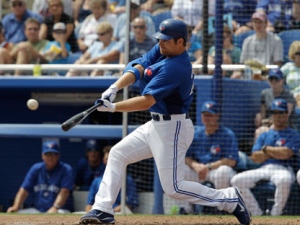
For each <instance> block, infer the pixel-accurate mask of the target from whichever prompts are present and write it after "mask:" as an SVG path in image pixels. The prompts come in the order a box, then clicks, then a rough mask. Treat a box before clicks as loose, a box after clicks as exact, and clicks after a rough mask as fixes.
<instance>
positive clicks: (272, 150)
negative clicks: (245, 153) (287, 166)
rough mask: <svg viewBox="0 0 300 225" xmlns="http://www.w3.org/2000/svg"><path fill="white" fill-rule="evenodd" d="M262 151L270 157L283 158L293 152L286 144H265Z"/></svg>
mask: <svg viewBox="0 0 300 225" xmlns="http://www.w3.org/2000/svg"><path fill="white" fill-rule="evenodd" d="M264 152H265V153H266V154H267V155H268V156H269V157H271V158H274V159H279V160H285V159H289V158H291V157H292V156H293V155H294V152H293V151H292V150H291V149H290V148H289V147H287V146H266V147H265V149H264Z"/></svg>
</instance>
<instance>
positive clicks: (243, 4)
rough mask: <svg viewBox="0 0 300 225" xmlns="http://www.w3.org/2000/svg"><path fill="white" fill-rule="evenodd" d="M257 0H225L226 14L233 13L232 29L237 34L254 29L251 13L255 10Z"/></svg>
mask: <svg viewBox="0 0 300 225" xmlns="http://www.w3.org/2000/svg"><path fill="white" fill-rule="evenodd" d="M256 4H257V0H225V1H224V14H227V13H231V14H232V31H233V33H234V34H235V35H239V34H241V33H243V32H246V31H248V30H249V29H252V25H251V15H252V14H253V13H254V12H255V7H256Z"/></svg>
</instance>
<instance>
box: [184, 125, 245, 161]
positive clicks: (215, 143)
mask: <svg viewBox="0 0 300 225" xmlns="http://www.w3.org/2000/svg"><path fill="white" fill-rule="evenodd" d="M186 156H187V157H190V158H193V159H194V160H196V161H197V162H201V163H203V164H206V163H211V162H215V161H218V160H220V159H223V158H228V159H234V160H236V162H237V163H238V160H239V156H238V143H237V139H236V136H235V134H234V133H233V131H232V130H230V129H229V128H226V127H222V126H220V127H219V129H218V130H217V131H216V132H215V133H214V134H212V135H207V134H206V133H205V126H200V127H198V128H196V129H195V134H194V140H193V143H192V144H191V146H190V148H189V149H188V151H187V154H186Z"/></svg>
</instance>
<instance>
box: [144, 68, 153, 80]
mask: <svg viewBox="0 0 300 225" xmlns="http://www.w3.org/2000/svg"><path fill="white" fill-rule="evenodd" d="M152 74H153V67H151V66H149V67H148V68H147V69H146V70H145V75H146V76H148V77H151V75H152Z"/></svg>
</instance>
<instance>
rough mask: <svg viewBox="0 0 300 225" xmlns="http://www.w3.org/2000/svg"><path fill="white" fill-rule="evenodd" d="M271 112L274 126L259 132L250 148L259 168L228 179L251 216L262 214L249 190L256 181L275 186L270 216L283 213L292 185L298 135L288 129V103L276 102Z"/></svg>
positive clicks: (279, 100) (273, 103)
mask: <svg viewBox="0 0 300 225" xmlns="http://www.w3.org/2000/svg"><path fill="white" fill-rule="evenodd" d="M271 111H272V117H273V123H274V127H273V128H271V129H270V130H269V131H267V132H264V133H262V134H261V135H260V136H259V137H258V139H257V140H256V142H255V144H254V145H253V148H252V155H251V158H252V159H253V161H254V162H256V163H261V166H260V167H259V168H257V169H252V170H247V171H244V172H241V173H238V174H236V175H235V176H234V177H233V178H232V179H231V185H232V186H237V187H238V188H239V189H240V190H241V193H242V196H243V199H244V201H245V204H246V206H247V208H248V210H249V213H250V214H251V215H252V216H261V215H262V214H263V210H262V209H261V206H260V205H259V204H258V202H257V200H256V199H255V197H254V195H253V193H252V192H251V190H250V189H252V188H253V187H255V186H256V184H257V182H259V181H261V180H264V181H271V182H272V183H274V185H275V186H276V191H275V195H274V205H273V206H272V210H271V215H272V216H278V215H281V214H282V212H283V209H284V207H285V204H286V202H287V200H288V198H289V195H290V190H291V186H292V184H293V183H294V182H295V174H294V171H293V164H294V163H295V161H294V159H293V158H294V157H293V156H294V155H297V154H298V151H299V148H300V145H299V143H300V142H299V138H300V137H299V133H298V132H297V131H296V130H294V129H292V128H290V127H289V126H288V104H287V102H286V101H285V100H284V99H275V100H274V101H273V102H272V107H271Z"/></svg>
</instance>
